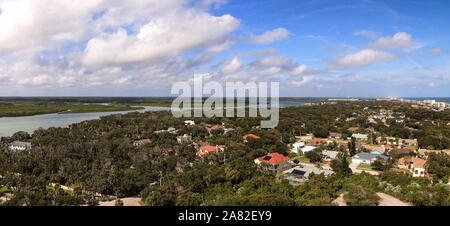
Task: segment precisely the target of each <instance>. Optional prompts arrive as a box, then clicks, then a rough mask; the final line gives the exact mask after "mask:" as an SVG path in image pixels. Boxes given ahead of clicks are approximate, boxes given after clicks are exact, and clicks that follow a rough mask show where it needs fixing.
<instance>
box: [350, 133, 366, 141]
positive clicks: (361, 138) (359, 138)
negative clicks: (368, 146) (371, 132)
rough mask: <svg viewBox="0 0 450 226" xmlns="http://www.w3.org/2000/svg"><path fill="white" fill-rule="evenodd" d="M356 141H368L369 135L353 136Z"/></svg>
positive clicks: (358, 134)
mask: <svg viewBox="0 0 450 226" xmlns="http://www.w3.org/2000/svg"><path fill="white" fill-rule="evenodd" d="M352 137H354V138H355V139H356V140H368V139H369V136H368V135H367V134H360V133H354V134H353V135H352Z"/></svg>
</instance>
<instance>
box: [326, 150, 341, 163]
mask: <svg viewBox="0 0 450 226" xmlns="http://www.w3.org/2000/svg"><path fill="white" fill-rule="evenodd" d="M338 154H339V152H337V151H328V150H324V151H322V159H323V160H325V161H331V160H333V159H336V158H337V156H338Z"/></svg>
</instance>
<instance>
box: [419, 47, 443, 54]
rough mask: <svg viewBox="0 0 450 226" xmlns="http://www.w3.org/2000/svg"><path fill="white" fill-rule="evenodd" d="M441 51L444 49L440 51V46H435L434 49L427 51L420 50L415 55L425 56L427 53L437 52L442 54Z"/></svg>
mask: <svg viewBox="0 0 450 226" xmlns="http://www.w3.org/2000/svg"><path fill="white" fill-rule="evenodd" d="M443 53H444V51H442V49H441V48H439V47H437V48H434V49H431V50H428V51H424V50H421V51H420V52H419V54H417V55H418V56H427V55H439V54H443Z"/></svg>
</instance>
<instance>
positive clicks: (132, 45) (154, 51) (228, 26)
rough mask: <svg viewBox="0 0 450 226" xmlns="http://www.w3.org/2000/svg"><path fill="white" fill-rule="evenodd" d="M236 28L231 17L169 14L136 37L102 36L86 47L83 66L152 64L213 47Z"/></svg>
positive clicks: (123, 34) (123, 33) (124, 33)
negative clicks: (183, 53)
mask: <svg viewBox="0 0 450 226" xmlns="http://www.w3.org/2000/svg"><path fill="white" fill-rule="evenodd" d="M238 26H239V21H238V20H236V19H235V18H234V17H232V16H230V15H223V16H220V17H215V16H211V15H209V14H207V13H202V12H198V11H195V10H187V11H185V12H171V13H170V14H168V15H165V16H164V17H162V18H158V19H155V20H152V21H150V22H149V23H148V24H146V25H144V26H143V27H142V28H141V29H140V30H139V33H138V34H137V35H129V34H127V31H125V30H124V29H119V30H118V31H117V32H116V33H114V34H105V33H104V34H102V35H100V36H98V37H95V38H93V39H91V40H90V41H89V43H88V44H87V47H86V50H85V55H84V58H83V63H85V64H87V65H107V64H129V63H139V62H142V61H146V62H149V61H150V62H152V61H158V60H162V59H165V58H168V57H174V56H176V55H178V54H180V53H182V52H184V51H187V50H191V49H195V48H202V47H208V46H210V45H211V44H213V45H215V44H216V42H217V40H221V39H222V38H223V37H224V36H226V35H227V34H228V33H230V32H232V31H234V30H235V29H236V28H237V27H238Z"/></svg>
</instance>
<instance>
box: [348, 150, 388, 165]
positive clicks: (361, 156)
mask: <svg viewBox="0 0 450 226" xmlns="http://www.w3.org/2000/svg"><path fill="white" fill-rule="evenodd" d="M377 159H381V160H388V159H389V157H387V156H385V155H377V154H372V153H367V152H360V153H358V154H356V155H355V156H353V157H352V163H358V164H361V163H364V164H372V163H373V162H375V160H377Z"/></svg>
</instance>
